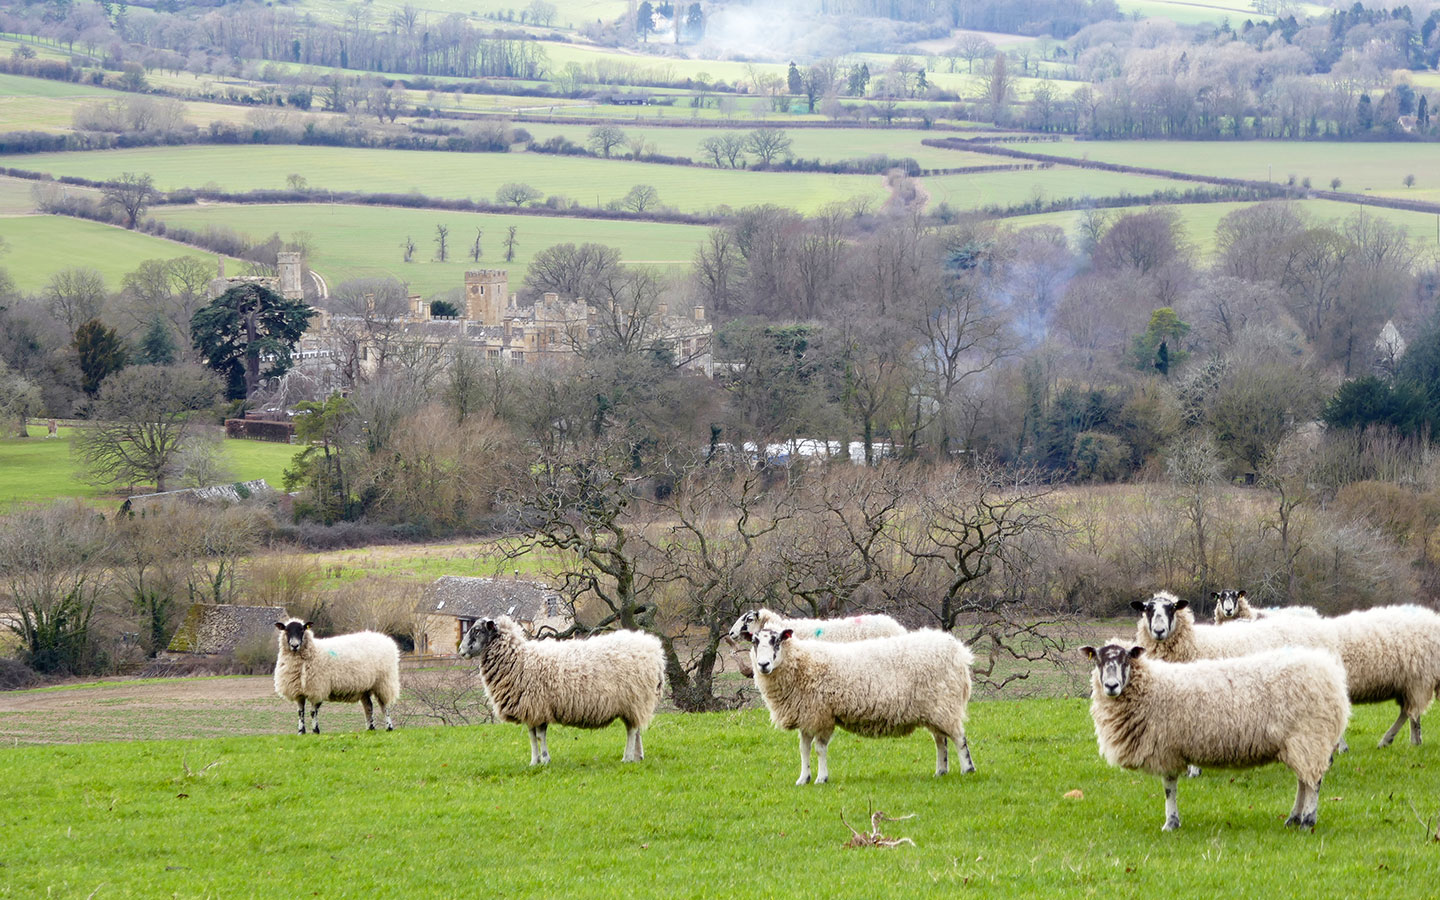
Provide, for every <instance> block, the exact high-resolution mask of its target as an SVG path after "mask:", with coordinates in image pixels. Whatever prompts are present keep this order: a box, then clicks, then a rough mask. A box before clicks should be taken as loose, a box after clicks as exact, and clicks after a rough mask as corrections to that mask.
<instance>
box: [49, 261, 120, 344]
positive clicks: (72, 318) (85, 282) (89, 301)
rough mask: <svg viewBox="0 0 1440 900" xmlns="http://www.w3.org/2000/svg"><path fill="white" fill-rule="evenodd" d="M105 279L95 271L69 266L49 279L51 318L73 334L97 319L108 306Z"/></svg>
mask: <svg viewBox="0 0 1440 900" xmlns="http://www.w3.org/2000/svg"><path fill="white" fill-rule="evenodd" d="M105 297H106V291H105V278H104V276H103V275H101V274H100V273H99V272H98V271H96V270H95V269H87V268H84V267H81V266H70V267H69V268H65V269H61V270H60V271H58V272H56V273H55V274H54V275H51V276H50V281H49V282H48V283H47V284H46V285H45V305H46V307H48V308H49V310H50V314H51V315H52V316H54V317H55V318H56V319H59V320H60V321H61V322H64V323H65V328H66V330H67V331H69V332H70V333H71V334H74V333H75V331H76V329H78V328H79V327H80V326H81V325H83V324H84V323H86V322H88V321H90V320H91V319H94V318H98V317H99V315H100V310H101V308H102V307H103V306H104V305H105Z"/></svg>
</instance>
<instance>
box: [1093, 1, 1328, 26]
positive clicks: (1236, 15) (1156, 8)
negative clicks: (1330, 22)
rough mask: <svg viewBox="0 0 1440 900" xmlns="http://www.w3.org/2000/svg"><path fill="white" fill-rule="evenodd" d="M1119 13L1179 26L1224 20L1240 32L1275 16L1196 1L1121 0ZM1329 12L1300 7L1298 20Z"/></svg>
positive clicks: (1233, 4) (1315, 6)
mask: <svg viewBox="0 0 1440 900" xmlns="http://www.w3.org/2000/svg"><path fill="white" fill-rule="evenodd" d="M1119 6H1120V10H1121V11H1122V12H1124V13H1125V14H1127V15H1130V16H1133V17H1134V18H1137V19H1149V18H1157V19H1170V20H1171V21H1173V22H1176V23H1178V24H1180V25H1202V24H1207V23H1208V24H1212V25H1219V24H1220V22H1221V21H1222V20H1225V19H1228V20H1229V21H1230V25H1231V26H1232V27H1234V28H1236V29H1238V28H1239V27H1240V26H1241V25H1242V24H1244V22H1245V20H1246V19H1249V20H1251V21H1252V22H1262V21H1263V22H1268V21H1269V20H1270V19H1272V18H1274V17H1273V16H1269V15H1266V14H1264V13H1259V12H1256V11H1255V8H1254V7H1253V6H1249V5H1247V4H1244V3H1236V2H1231V3H1224V2H1213V3H1200V2H1193V0H1119ZM1329 12H1330V9H1329V8H1328V7H1325V6H1321V5H1319V4H1316V3H1298V4H1296V8H1295V15H1296V17H1297V18H1301V19H1303V18H1304V17H1305V16H1325V15H1328V14H1329Z"/></svg>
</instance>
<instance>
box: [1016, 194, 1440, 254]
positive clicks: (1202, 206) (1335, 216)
mask: <svg viewBox="0 0 1440 900" xmlns="http://www.w3.org/2000/svg"><path fill="white" fill-rule="evenodd" d="M1252 205H1254V204H1251V203H1183V204H1174V205H1171V206H1169V207H1168V208H1169V209H1173V210H1175V212H1176V213H1178V214H1179V216H1180V220H1181V221H1182V222H1183V223H1184V225H1185V234H1186V238H1187V239H1188V240H1189V242H1190V243H1191V245H1192V246H1194V247H1195V249H1196V251H1197V252H1198V253H1199V255H1200V256H1201V258H1202V259H1204V258H1208V257H1209V256H1210V255H1211V254H1212V253H1213V252H1214V251H1215V226H1217V225H1218V224H1220V220H1221V219H1222V218H1224V217H1225V216H1226V215H1229V214H1230V213H1231V212H1233V211H1235V210H1237V209H1240V208H1243V207H1246V206H1252ZM1299 205H1300V208H1301V209H1303V210H1305V212H1306V213H1308V214H1309V215H1310V216H1312V217H1314V218H1315V219H1316V220H1318V221H1334V220H1343V219H1346V218H1348V217H1350V216H1353V215H1355V214H1356V213H1358V212H1361V211H1364V212H1365V213H1367V214H1369V215H1372V216H1377V217H1380V218H1383V219H1385V220H1387V221H1390V222H1394V223H1396V224H1398V225H1401V226H1402V227H1404V228H1405V230H1406V231H1407V232H1408V233H1409V234H1410V237H1411V238H1412V239H1413V240H1414V241H1415V242H1416V244H1417V245H1418V246H1419V247H1420V248H1421V249H1423V250H1429V251H1440V242H1437V240H1436V234H1437V232H1436V217H1435V216H1433V215H1431V214H1430V213H1417V212H1409V211H1406V210H1400V209H1385V208H1383V207H1378V206H1357V205H1356V204H1353V203H1339V202H1337V201H1334V200H1305V201H1301V202H1300V204H1299ZM1139 211H1140V208H1139V207H1136V208H1134V209H1129V208H1121V209H1112V210H1108V211H1107V212H1106V214H1107V215H1108V216H1109V217H1110V218H1111V220H1112V221H1113V219H1115V218H1116V217H1119V216H1123V215H1125V214H1126V213H1127V212H1139ZM1081 215H1082V214H1081V213H1080V212H1058V213H1042V214H1040V215H1035V216H1016V217H1014V218H1009V219H1005V220H1004V223H1005V224H1006V225H1007V226H1008V227H1010V228H1027V227H1030V226H1032V225H1058V226H1060V227H1061V228H1064V229H1065V230H1066V232H1067V233H1068V234H1069V235H1070V236H1071V237H1072V238H1078V237H1079V234H1080V220H1081Z"/></svg>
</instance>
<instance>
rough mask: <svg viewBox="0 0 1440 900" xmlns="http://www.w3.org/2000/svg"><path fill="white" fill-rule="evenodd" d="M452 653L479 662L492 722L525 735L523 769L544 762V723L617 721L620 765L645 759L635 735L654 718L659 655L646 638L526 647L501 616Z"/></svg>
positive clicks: (661, 668) (655, 643) (624, 634)
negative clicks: (621, 730)
mask: <svg viewBox="0 0 1440 900" xmlns="http://www.w3.org/2000/svg"><path fill="white" fill-rule="evenodd" d="M460 655H461V656H463V657H465V658H466V659H472V658H478V659H479V660H480V676H481V678H482V679H483V680H484V682H485V693H486V694H487V695H488V696H489V697H490V703H491V705H492V706H494V707H495V715H496V717H498V718H499V719H500V721H502V722H519V723H521V724H523V725H525V726H526V727H527V728H528V729H529V731H530V765H532V766H535V765H545V764H546V763H548V762H550V747H549V745H548V743H547V742H546V737H545V732H546V729H547V728H548V726H549V725H550V724H551V723H552V722H554V723H558V724H560V725H571V726H574V727H577V728H604V727H605V726H606V725H609V724H610V723H611V722H613V721H615V720H616V719H620V720H621V721H622V722H624V723H625V753H624V755H623V756H622V757H621V761H622V762H638V761H639V760H642V759H644V758H645V745H644V743H643V741H642V739H641V732H642V731H644V730H645V727H646V726H647V725H649V724H650V719H651V717H652V716H654V715H655V707H656V706H658V705H659V703H660V693H661V690H662V688H663V687H664V683H665V656H664V653H663V651H662V648H661V644H660V639H659V638H657V637H655V636H654V635H653V634H645V633H644V632H640V631H616V632H612V633H610V634H602V635H599V636H596V637H592V638H587V639H585V640H575V641H532V640H530V639H529V638H528V637H526V635H525V632H524V631H523V630H522V629H521V628H520V626H519V625H517V624H515V622H513V621H512V620H511V619H510V617H509V616H501V617H500V618H498V619H481V620H480V621H478V622H476V623H475V624H474V625H472V626H471V627H470V630H469V631H467V632H466V633H465V637H464V639H463V640H462V641H461V642H460Z"/></svg>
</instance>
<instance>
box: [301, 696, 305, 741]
mask: <svg viewBox="0 0 1440 900" xmlns="http://www.w3.org/2000/svg"><path fill="white" fill-rule="evenodd" d="M300 733H301V734H304V733H305V698H304V697H301V698H300Z"/></svg>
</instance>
